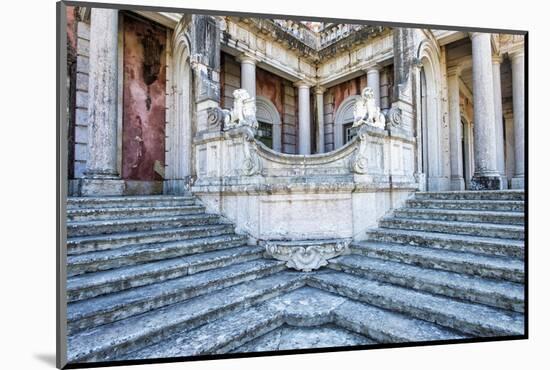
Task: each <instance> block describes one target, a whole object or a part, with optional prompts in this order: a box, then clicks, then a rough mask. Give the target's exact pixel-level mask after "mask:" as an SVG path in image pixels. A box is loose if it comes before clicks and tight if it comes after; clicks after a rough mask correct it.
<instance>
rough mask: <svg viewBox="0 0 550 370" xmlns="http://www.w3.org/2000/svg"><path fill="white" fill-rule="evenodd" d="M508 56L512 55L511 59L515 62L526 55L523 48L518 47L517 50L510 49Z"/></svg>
mask: <svg viewBox="0 0 550 370" xmlns="http://www.w3.org/2000/svg"><path fill="white" fill-rule="evenodd" d="M508 56H509V57H510V60H511V61H512V62H514V61H516V60H518V59H520V58H523V57H524V56H525V51H524V50H523V48H518V49H516V50H512V51H509V52H508Z"/></svg>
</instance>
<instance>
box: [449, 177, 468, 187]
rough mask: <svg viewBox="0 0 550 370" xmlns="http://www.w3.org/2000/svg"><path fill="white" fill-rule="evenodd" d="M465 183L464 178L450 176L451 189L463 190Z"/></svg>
mask: <svg viewBox="0 0 550 370" xmlns="http://www.w3.org/2000/svg"><path fill="white" fill-rule="evenodd" d="M465 189H466V185H465V183H464V178H462V177H455V178H451V190H465Z"/></svg>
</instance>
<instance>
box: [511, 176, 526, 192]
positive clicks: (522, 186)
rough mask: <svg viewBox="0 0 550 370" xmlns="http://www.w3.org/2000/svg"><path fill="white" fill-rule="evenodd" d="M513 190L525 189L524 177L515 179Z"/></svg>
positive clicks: (513, 179)
mask: <svg viewBox="0 0 550 370" xmlns="http://www.w3.org/2000/svg"><path fill="white" fill-rule="evenodd" d="M512 189H525V177H523V176H517V177H513V178H512Z"/></svg>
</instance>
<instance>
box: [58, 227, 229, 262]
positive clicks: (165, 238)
mask: <svg viewBox="0 0 550 370" xmlns="http://www.w3.org/2000/svg"><path fill="white" fill-rule="evenodd" d="M233 232H234V227H233V225H228V224H217V225H198V226H188V227H180V228H176V229H160V230H150V231H137V232H130V233H119V234H108V235H92V236H80V237H72V238H69V239H68V240H67V254H68V255H73V254H81V253H88V252H96V251H102V250H108V249H116V248H122V247H126V246H129V245H133V244H148V243H149V244H151V243H163V242H170V241H183V240H188V239H196V238H204V237H209V236H220V235H225V234H230V233H233Z"/></svg>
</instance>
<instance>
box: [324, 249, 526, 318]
mask: <svg viewBox="0 0 550 370" xmlns="http://www.w3.org/2000/svg"><path fill="white" fill-rule="evenodd" d="M329 267H330V268H332V269H335V270H341V271H345V272H348V273H352V274H355V275H358V276H362V277H365V278H367V279H371V280H377V281H380V282H383V283H390V284H395V285H399V286H403V287H406V288H410V289H414V290H418V291H424V292H428V293H433V294H440V295H444V296H447V297H451V298H457V299H461V300H465V301H470V302H474V303H481V304H485V305H489V306H493V307H497V308H502V309H505V310H511V311H516V312H523V309H524V300H523V299H524V291H523V285H521V284H516V283H511V282H507V281H499V280H492V279H484V278H480V277H474V276H470V275H463V274H458V273H455V272H449V271H442V270H432V269H427V268H422V267H417V266H412V265H407V264H403V263H399V262H393V261H385V260H381V259H377V258H370V257H364V256H359V255H349V256H343V257H338V258H335V259H333V260H331V262H330V264H329Z"/></svg>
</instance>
